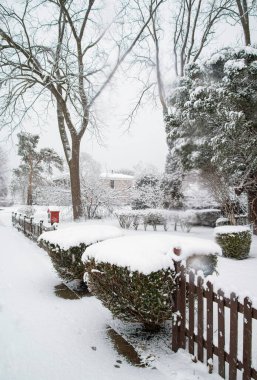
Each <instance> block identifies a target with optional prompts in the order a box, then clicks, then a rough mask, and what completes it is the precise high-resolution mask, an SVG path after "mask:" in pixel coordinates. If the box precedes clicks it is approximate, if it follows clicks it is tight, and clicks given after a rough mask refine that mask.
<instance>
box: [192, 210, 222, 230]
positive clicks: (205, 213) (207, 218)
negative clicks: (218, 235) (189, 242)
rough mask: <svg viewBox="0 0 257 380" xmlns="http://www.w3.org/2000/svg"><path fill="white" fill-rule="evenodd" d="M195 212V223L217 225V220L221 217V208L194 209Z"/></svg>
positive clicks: (208, 225)
mask: <svg viewBox="0 0 257 380" xmlns="http://www.w3.org/2000/svg"><path fill="white" fill-rule="evenodd" d="M192 211H193V212H194V213H195V216H196V221H195V225H198V226H206V227H215V225H216V220H217V219H218V218H219V217H220V214H221V212H220V210H218V209H203V210H192Z"/></svg>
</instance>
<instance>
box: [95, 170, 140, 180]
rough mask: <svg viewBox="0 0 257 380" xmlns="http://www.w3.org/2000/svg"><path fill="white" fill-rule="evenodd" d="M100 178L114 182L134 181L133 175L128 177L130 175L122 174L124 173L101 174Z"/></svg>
mask: <svg viewBox="0 0 257 380" xmlns="http://www.w3.org/2000/svg"><path fill="white" fill-rule="evenodd" d="M100 178H103V179H113V180H115V179H116V180H125V181H126V180H130V181H131V180H133V179H134V177H133V176H132V175H128V174H122V173H112V172H110V173H101V174H100Z"/></svg>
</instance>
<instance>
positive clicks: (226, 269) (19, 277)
mask: <svg viewBox="0 0 257 380" xmlns="http://www.w3.org/2000/svg"><path fill="white" fill-rule="evenodd" d="M11 211H12V209H11V208H6V209H3V210H0V243H1V249H0V337H1V339H0V358H1V360H0V379H1V380H2V379H3V380H23V379H24V380H25V379H26V380H41V379H42V380H50V379H51V380H52V379H53V380H55V379H57V380H58V379H62V380H66V379H67V380H71V379H76V380H80V379H81V380H82V379H83V380H84V379H85V378H86V379H88V380H98V379H99V380H100V379H101V380H108V379H116V378H117V379H124V380H126V379H133V380H134V379H140V380H141V379H142V380H143V379H150V380H151V379H153V380H159V379H171V380H173V379H174V380H188V379H199V380H204V379H208V378H209V379H212V380H215V379H219V376H217V375H215V374H213V375H208V373H207V367H206V366H205V365H202V364H200V363H197V364H194V363H192V362H191V359H190V356H189V355H188V354H186V353H184V352H179V353H177V354H173V353H172V352H171V350H170V348H169V338H167V336H166V340H165V342H166V343H165V344H164V342H160V341H159V343H158V339H156V344H153V342H155V339H151V342H150V341H149V342H148V340H147V339H146V340H145V341H143V340H142V339H143V338H141V341H140V339H139V343H140V345H141V349H140V352H141V353H143V352H145V354H146V355H151V354H152V356H153V359H154V360H153V362H152V365H151V367H150V368H137V367H134V366H132V365H130V364H129V363H127V362H126V360H124V358H123V357H122V356H120V354H119V353H117V352H116V351H115V349H114V346H113V343H112V342H111V340H110V339H109V338H108V333H107V330H106V328H107V326H109V325H111V326H114V327H115V328H116V329H117V330H122V329H124V331H125V330H126V326H125V327H122V324H121V323H120V322H119V321H113V320H112V317H111V314H110V313H109V311H108V310H106V309H105V308H104V307H103V306H102V305H101V303H100V302H99V301H98V300H97V299H95V298H94V297H84V298H82V299H77V300H65V299H61V298H58V297H57V296H56V295H55V293H54V287H55V286H56V285H57V284H59V283H60V280H59V279H58V278H57V275H56V274H55V272H54V271H53V268H52V265H51V263H50V260H49V257H48V256H47V254H46V253H45V252H44V251H43V250H41V249H40V248H38V247H37V246H36V244H35V243H33V242H31V241H30V240H28V239H27V238H26V237H24V236H23V235H22V234H21V233H19V232H18V231H16V230H15V229H13V228H12V227H11ZM94 223H95V222H94ZM98 223H99V224H103V223H105V222H103V221H99V222H98ZM106 223H108V224H113V225H115V226H118V224H117V221H115V220H113V221H111V220H108V221H107V222H106ZM68 226H70V223H66V224H60V226H59V228H60V229H62V228H67V227H68ZM125 233H126V234H127V235H134V234H136V235H137V236H140V235H141V234H143V235H147V234H151V235H152V234H153V232H152V229H151V228H149V231H146V232H145V231H143V229H142V228H141V229H139V231H134V230H125ZM159 233H162V234H165V236H167V234H172V235H175V236H176V239H181V238H182V237H183V236H184V235H186V236H187V237H189V236H191V237H201V238H204V239H210V240H214V238H213V229H211V228H204V227H200V228H199V227H198V228H197V227H194V228H193V229H192V231H191V232H190V233H189V234H185V233H183V232H181V231H177V232H174V231H173V229H172V228H170V229H169V231H168V232H164V231H162V229H161V228H160V229H159ZM218 271H219V276H217V277H216V278H215V279H214V281H215V287H216V288H218V287H219V286H221V287H222V288H223V289H224V290H225V292H226V293H227V294H229V292H230V291H231V290H234V291H235V292H236V293H237V294H239V295H241V296H242V297H243V296H244V295H247V296H250V297H251V299H252V300H253V303H254V306H255V307H256V306H257V286H256V285H257V279H256V273H257V238H256V237H254V238H253V244H252V248H251V254H250V258H249V259H247V260H242V261H235V260H231V259H226V258H222V257H219V262H218ZM158 344H159V345H158ZM117 360H118V361H122V363H119V362H117ZM115 366H116V367H115ZM153 367H155V368H156V369H152V368H153Z"/></svg>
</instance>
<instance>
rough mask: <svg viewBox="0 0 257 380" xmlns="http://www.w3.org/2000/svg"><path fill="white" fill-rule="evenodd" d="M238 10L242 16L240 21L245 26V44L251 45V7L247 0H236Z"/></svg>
mask: <svg viewBox="0 0 257 380" xmlns="http://www.w3.org/2000/svg"><path fill="white" fill-rule="evenodd" d="M236 3H237V7H238V12H239V16H240V22H241V24H242V27H243V32H244V39H245V44H246V45H247V46H248V45H251V33H250V24H249V9H248V4H247V0H236Z"/></svg>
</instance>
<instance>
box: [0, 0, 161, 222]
mask: <svg viewBox="0 0 257 380" xmlns="http://www.w3.org/2000/svg"><path fill="white" fill-rule="evenodd" d="M134 1H135V0H133V1H128V2H126V1H125V0H124V1H122V0H120V1H118V2H115V4H109V5H108V7H107V8H106V7H105V6H104V4H105V2H104V1H103V0H88V1H87V2H85V1H80V0H75V1H74V0H41V1H37V2H36V1H32V0H23V1H22V2H21V4H20V3H19V4H15V3H14V5H13V6H12V7H9V6H8V5H7V2H6V3H5V4H3V3H2V4H1V5H0V37H1V40H0V91H1V101H0V102H1V103H0V116H1V119H2V120H3V125H5V126H7V125H9V126H11V128H15V126H18V125H20V124H21V123H22V122H24V121H26V117H27V115H28V114H29V113H31V112H33V111H36V103H37V101H38V100H39V99H43V100H44V99H45V98H44V96H46V95H47V96H48V99H50V100H51V102H52V104H53V105H54V107H55V110H56V113H57V121H58V128H59V133H60V138H61V141H62V145H63V149H64V153H65V157H66V160H67V163H68V166H69V171H70V179H71V193H72V204H73V215H74V219H77V218H79V217H80V216H81V215H82V204H81V189H80V177H79V156H80V144H81V139H82V137H83V136H84V134H85V131H86V130H89V129H90V127H92V126H93V127H96V125H94V123H93V122H94V116H93V115H94V114H93V111H94V105H95V102H96V101H97V100H98V98H99V97H100V95H101V94H102V92H103V91H104V90H105V89H106V87H107V85H108V84H109V83H110V81H111V80H112V79H113V77H114V75H115V74H116V72H117V71H118V69H119V67H120V66H121V64H122V63H123V62H124V60H125V59H126V57H127V56H128V55H129V53H130V52H131V51H132V49H133V48H134V47H135V45H136V44H137V43H138V41H139V40H140V38H141V35H142V34H143V32H144V30H145V28H146V27H147V25H148V24H149V23H150V21H151V19H152V17H153V15H154V14H155V12H156V11H157V9H158V7H159V6H160V4H161V3H162V2H163V1H164V0H158V1H155V0H147V1H146V2H145V4H146V11H147V12H148V15H147V17H146V19H145V20H144V22H140V23H137V24H136V25H135V24H133V23H131V22H130V20H128V21H129V22H128V23H126V17H129V12H128V7H130V8H133V4H134ZM133 12H135V9H133ZM112 15H113V16H112ZM125 36H127V38H125ZM41 104H42V103H41ZM47 106H48V103H47ZM41 112H42V109H41Z"/></svg>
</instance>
